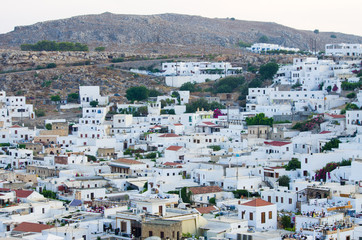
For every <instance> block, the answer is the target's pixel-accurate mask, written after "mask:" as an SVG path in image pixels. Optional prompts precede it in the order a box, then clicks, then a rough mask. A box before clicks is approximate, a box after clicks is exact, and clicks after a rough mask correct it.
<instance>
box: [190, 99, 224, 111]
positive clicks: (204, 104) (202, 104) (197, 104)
mask: <svg viewBox="0 0 362 240" xmlns="http://www.w3.org/2000/svg"><path fill="white" fill-rule="evenodd" d="M217 108H220V109H224V108H225V106H224V105H222V104H220V103H218V102H212V103H209V102H208V101H207V100H206V99H205V98H200V99H198V100H196V101H194V102H192V103H188V104H186V112H187V113H194V112H196V111H197V109H199V110H200V111H201V110H202V109H204V110H205V111H209V110H212V111H213V110H215V109H217Z"/></svg>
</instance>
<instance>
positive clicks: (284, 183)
mask: <svg viewBox="0 0 362 240" xmlns="http://www.w3.org/2000/svg"><path fill="white" fill-rule="evenodd" d="M277 182H279V186H284V187H288V188H289V183H290V178H289V177H288V176H287V175H283V176H281V177H279V178H278V180H277Z"/></svg>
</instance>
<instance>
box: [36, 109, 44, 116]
mask: <svg viewBox="0 0 362 240" xmlns="http://www.w3.org/2000/svg"><path fill="white" fill-rule="evenodd" d="M35 116H37V117H44V116H45V111H44V110H43V109H35Z"/></svg>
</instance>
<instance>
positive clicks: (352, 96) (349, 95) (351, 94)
mask: <svg viewBox="0 0 362 240" xmlns="http://www.w3.org/2000/svg"><path fill="white" fill-rule="evenodd" d="M347 97H348V98H355V97H356V93H355V92H351V93H348V94H347Z"/></svg>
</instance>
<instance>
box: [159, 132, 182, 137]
mask: <svg viewBox="0 0 362 240" xmlns="http://www.w3.org/2000/svg"><path fill="white" fill-rule="evenodd" d="M159 137H179V135H177V134H174V133H166V134H162V135H160V136H159Z"/></svg>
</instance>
